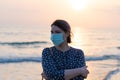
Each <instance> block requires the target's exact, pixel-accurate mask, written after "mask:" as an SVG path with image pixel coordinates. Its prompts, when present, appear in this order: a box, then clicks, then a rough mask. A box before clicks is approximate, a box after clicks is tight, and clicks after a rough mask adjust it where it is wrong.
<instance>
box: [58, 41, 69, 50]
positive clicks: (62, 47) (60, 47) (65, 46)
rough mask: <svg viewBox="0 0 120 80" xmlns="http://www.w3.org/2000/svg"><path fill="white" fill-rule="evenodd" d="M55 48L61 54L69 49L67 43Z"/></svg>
mask: <svg viewBox="0 0 120 80" xmlns="http://www.w3.org/2000/svg"><path fill="white" fill-rule="evenodd" d="M56 48H57V49H58V50H60V51H62V52H65V51H67V50H69V49H70V47H69V45H68V43H62V44H61V45H59V46H56Z"/></svg>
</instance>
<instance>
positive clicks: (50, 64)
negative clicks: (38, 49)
mask: <svg viewBox="0 0 120 80" xmlns="http://www.w3.org/2000/svg"><path fill="white" fill-rule="evenodd" d="M42 67H43V71H44V73H45V75H46V76H47V78H48V79H49V80H64V70H58V69H57V67H56V65H55V62H54V60H53V58H52V55H51V53H50V49H49V48H45V49H44V50H43V52H42Z"/></svg>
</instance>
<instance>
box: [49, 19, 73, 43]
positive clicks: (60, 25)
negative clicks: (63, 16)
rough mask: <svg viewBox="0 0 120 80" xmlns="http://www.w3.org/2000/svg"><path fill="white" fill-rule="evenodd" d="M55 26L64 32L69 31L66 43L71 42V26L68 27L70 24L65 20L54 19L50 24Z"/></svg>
mask: <svg viewBox="0 0 120 80" xmlns="http://www.w3.org/2000/svg"><path fill="white" fill-rule="evenodd" d="M53 25H55V26H57V27H58V28H60V29H62V30H63V31H64V32H65V33H66V32H69V36H68V37H67V43H71V28H70V25H69V24H68V22H67V21H65V20H60V19H58V20H55V21H54V22H53V23H52V24H51V26H53Z"/></svg>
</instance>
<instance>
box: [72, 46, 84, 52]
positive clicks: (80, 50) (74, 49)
mask: <svg viewBox="0 0 120 80" xmlns="http://www.w3.org/2000/svg"><path fill="white" fill-rule="evenodd" d="M71 48H72V50H73V51H75V52H81V53H83V50H82V49H78V48H74V47H71Z"/></svg>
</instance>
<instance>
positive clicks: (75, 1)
mask: <svg viewBox="0 0 120 80" xmlns="http://www.w3.org/2000/svg"><path fill="white" fill-rule="evenodd" d="M89 1H90V0H69V2H70V5H71V6H72V8H73V9H75V10H82V9H84V8H85V7H86V6H87V5H88V2H89Z"/></svg>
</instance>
